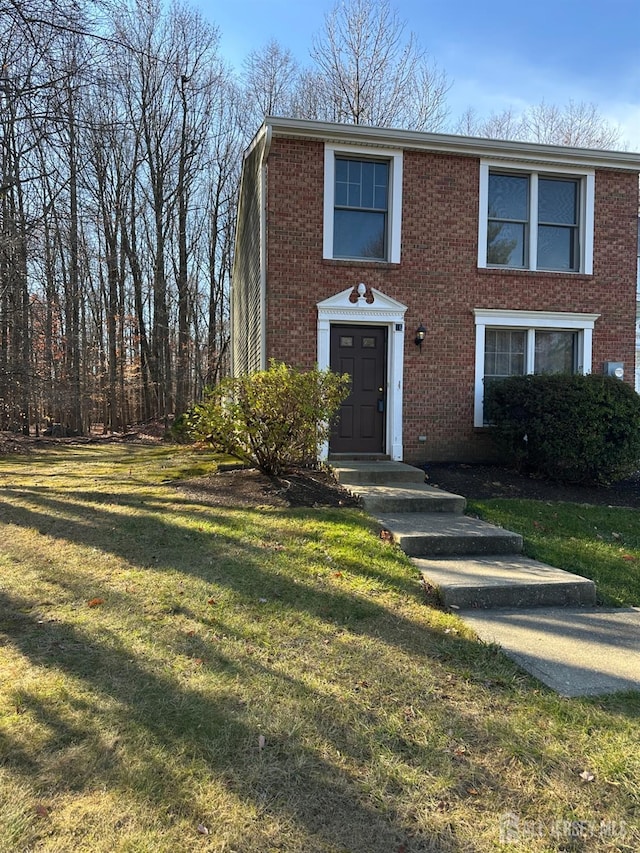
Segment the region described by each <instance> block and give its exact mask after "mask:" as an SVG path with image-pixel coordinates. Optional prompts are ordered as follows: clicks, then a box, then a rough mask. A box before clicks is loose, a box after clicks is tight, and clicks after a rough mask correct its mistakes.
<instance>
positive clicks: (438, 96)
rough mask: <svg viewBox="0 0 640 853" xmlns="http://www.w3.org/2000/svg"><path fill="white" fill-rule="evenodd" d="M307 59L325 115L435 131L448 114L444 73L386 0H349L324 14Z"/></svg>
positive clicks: (355, 122)
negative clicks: (320, 83)
mask: <svg viewBox="0 0 640 853" xmlns="http://www.w3.org/2000/svg"><path fill="white" fill-rule="evenodd" d="M311 57H312V59H313V60H314V61H315V63H316V66H317V68H318V71H319V72H320V75H321V77H322V78H323V79H324V84H325V86H324V90H325V91H324V93H323V94H325V95H326V96H327V98H328V99H327V102H326V111H327V113H328V115H327V117H328V118H330V119H331V120H333V121H338V122H345V123H351V124H368V125H376V126H379V127H392V126H403V127H409V128H413V129H416V130H437V129H439V128H440V127H442V125H443V122H444V120H445V118H446V115H447V109H446V94H447V91H448V89H449V84H448V83H447V79H446V75H445V74H444V72H442V71H440V70H438V68H437V67H436V66H435V65H434V64H432V63H431V62H430V61H429V59H428V57H427V55H426V54H425V52H424V50H423V49H422V48H421V47H420V46H419V44H418V42H417V39H416V37H415V35H414V34H413V33H406V25H405V23H404V22H403V21H402V20H401V19H400V18H399V16H398V14H397V12H396V11H395V10H393V9H392V8H391V6H390V4H389V2H388V0H373V2H372V0H349V2H348V3H346V4H341V5H336V6H334V8H333V9H332V10H331V11H330V12H329V13H328V14H327V15H326V16H325V22H324V30H323V31H322V32H321V33H320V34H319V35H317V36H316V37H315V39H314V41H313V48H312V51H311Z"/></svg>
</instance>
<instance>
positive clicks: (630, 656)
mask: <svg viewBox="0 0 640 853" xmlns="http://www.w3.org/2000/svg"><path fill="white" fill-rule="evenodd" d="M334 473H335V475H336V477H337V479H338V480H339V482H340V483H342V484H343V485H344V486H345V487H346V488H348V489H349V490H350V491H352V492H354V493H355V494H358V495H359V496H360V497H361V499H362V502H363V505H364V508H365V509H366V510H367V511H368V512H369V513H371V515H373V516H374V517H375V518H376V519H377V520H378V522H379V523H380V526H381V528H382V529H385V530H388V531H389V532H390V534H391V535H392V537H393V539H394V540H395V541H396V542H397V543H398V545H399V546H400V547H401V548H402V549H403V550H404V551H405V552H406V553H407V554H408V555H409V556H410V557H411V558H412V559H413V562H414V563H415V564H416V565H417V567H418V569H419V570H420V571H421V572H422V574H423V576H424V578H425V580H426V581H427V582H428V583H429V584H431V585H432V586H435V587H436V588H437V589H438V591H439V593H440V596H441V599H442V601H443V603H444V604H445V605H447V606H449V607H451V608H452V609H455V610H456V611H457V612H459V615H460V616H461V617H462V618H463V619H464V620H465V621H466V622H467V623H468V624H469V625H470V626H471V627H472V628H473V629H474V630H475V632H476V633H477V635H478V637H479V638H480V639H481V640H483V641H484V642H488V643H496V644H498V645H499V646H501V647H502V649H503V650H504V652H505V653H506V654H508V655H509V656H510V657H511V658H513V659H514V660H515V661H516V662H517V663H518V664H519V665H520V666H522V667H523V669H525V670H526V671H527V672H529V673H531V674H532V675H534V676H535V677H536V678H538V679H539V680H540V681H542V682H543V683H545V684H547V685H548V686H549V687H551V688H552V689H553V690H555V691H556V692H558V693H559V694H561V695H563V696H593V695H601V694H606V693H614V692H618V691H626V690H640V607H633V608H619V609H609V608H606V609H605V608H601V607H597V606H596V589H595V585H594V584H593V582H592V581H591V580H588V579H587V578H582V577H580V576H579V575H575V574H572V573H570V572H565V571H562V570H561V569H556V568H553V567H551V566H547V565H545V564H544V563H540V562H538V561H536V560H530V559H528V558H526V557H523V556H522V554H521V553H520V552H521V549H522V538H521V537H520V536H518V535H517V534H515V533H511V532H510V531H507V530H503V529H502V528H498V527H495V526H494V525H491V524H486V523H485V522H482V521H479V520H478V519H473V518H469V517H468V516H464V515H463V514H462V513H463V512H464V508H465V505H466V501H465V499H464V497H462V496H461V495H451V494H449V493H447V492H444V491H442V490H440V489H436V488H433V487H432V486H428V485H426V484H425V483H424V472H423V471H421V470H420V469H419V468H414V467H412V466H410V465H405V464H404V463H401V462H386V461H380V462H378V461H375V462H356V461H354V462H341V463H340V464H339V465H335V466H334Z"/></svg>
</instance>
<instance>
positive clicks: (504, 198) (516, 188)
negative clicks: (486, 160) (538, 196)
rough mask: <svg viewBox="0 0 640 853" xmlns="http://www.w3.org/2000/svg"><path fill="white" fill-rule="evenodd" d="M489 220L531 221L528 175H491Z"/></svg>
mask: <svg viewBox="0 0 640 853" xmlns="http://www.w3.org/2000/svg"><path fill="white" fill-rule="evenodd" d="M489 218H490V219H515V220H519V221H520V222H526V221H527V220H528V219H529V177H528V175H524V176H521V175H496V174H491V175H489Z"/></svg>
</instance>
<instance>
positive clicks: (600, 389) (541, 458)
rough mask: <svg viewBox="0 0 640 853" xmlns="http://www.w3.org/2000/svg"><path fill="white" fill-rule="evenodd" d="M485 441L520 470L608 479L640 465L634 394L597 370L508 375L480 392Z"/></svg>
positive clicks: (639, 416)
mask: <svg viewBox="0 0 640 853" xmlns="http://www.w3.org/2000/svg"><path fill="white" fill-rule="evenodd" d="M485 412H486V415H487V419H488V422H489V423H490V424H491V430H492V438H493V440H494V442H495V444H496V446H497V448H498V450H499V452H500V453H501V454H503V455H506V456H507V457H508V458H509V459H511V460H512V461H513V462H515V463H516V464H517V465H518V466H519V467H523V468H526V469H528V470H531V471H537V472H540V473H542V474H544V475H546V476H547V477H550V478H552V479H554V480H560V481H565V482H573V483H596V484H607V483H611V482H613V481H615V480H616V479H620V478H621V477H624V476H628V475H629V474H631V473H633V472H634V471H636V470H638V468H640V396H639V395H638V394H636V393H635V391H634V390H633V389H632V388H631V387H630V386H629V385H627V384H626V383H624V382H621V381H620V380H619V379H614V378H613V377H609V376H600V375H587V376H581V375H564V374H561V375H558V374H556V375H541V376H512V377H509V378H507V379H504V380H499V381H497V382H494V383H492V384H491V385H490V386H488V387H487V388H486V390H485Z"/></svg>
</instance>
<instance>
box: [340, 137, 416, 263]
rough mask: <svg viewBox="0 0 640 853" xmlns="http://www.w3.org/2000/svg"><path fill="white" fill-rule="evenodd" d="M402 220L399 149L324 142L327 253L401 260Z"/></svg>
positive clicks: (378, 259)
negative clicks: (381, 148) (338, 144)
mask: <svg viewBox="0 0 640 853" xmlns="http://www.w3.org/2000/svg"><path fill="white" fill-rule="evenodd" d="M372 154H373V156H372ZM401 220H402V153H401V152H399V151H387V150H384V151H379V150H377V149H375V150H374V151H373V152H372V150H371V149H369V148H366V149H365V148H360V147H355V146H354V147H352V146H349V147H343V148H338V147H336V146H334V145H326V146H325V180H324V251H323V256H324V257H325V258H336V259H342V260H362V261H388V262H390V263H399V262H400V227H401Z"/></svg>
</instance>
